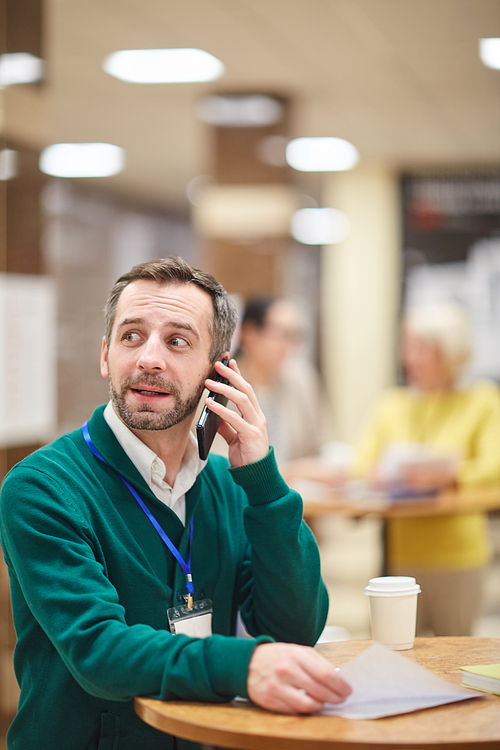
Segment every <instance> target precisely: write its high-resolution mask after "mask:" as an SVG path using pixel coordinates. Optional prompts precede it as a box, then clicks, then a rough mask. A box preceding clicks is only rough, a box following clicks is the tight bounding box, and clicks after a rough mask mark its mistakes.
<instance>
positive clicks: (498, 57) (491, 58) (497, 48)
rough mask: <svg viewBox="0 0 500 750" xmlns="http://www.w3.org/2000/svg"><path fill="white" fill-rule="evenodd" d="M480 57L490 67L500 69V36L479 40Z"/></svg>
mask: <svg viewBox="0 0 500 750" xmlns="http://www.w3.org/2000/svg"><path fill="white" fill-rule="evenodd" d="M479 57H480V58H481V62H482V63H484V65H486V66H487V67H488V68H494V70H500V38H498V37H490V38H489V39H480V40H479Z"/></svg>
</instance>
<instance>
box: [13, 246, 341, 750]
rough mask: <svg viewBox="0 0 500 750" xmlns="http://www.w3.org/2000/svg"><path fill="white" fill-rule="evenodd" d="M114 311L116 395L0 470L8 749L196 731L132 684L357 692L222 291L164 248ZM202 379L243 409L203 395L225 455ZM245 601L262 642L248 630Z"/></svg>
mask: <svg viewBox="0 0 500 750" xmlns="http://www.w3.org/2000/svg"><path fill="white" fill-rule="evenodd" d="M105 313H106V335H105V337H104V339H103V344H102V353H101V372H102V375H103V376H104V377H105V378H108V380H109V390H110V403H109V404H108V405H107V406H105V407H104V406H101V407H98V408H97V409H96V411H95V412H94V414H93V415H92V417H91V418H90V420H89V422H88V423H86V424H85V425H84V426H83V428H82V429H78V430H76V431H74V432H72V433H69V434H68V435H64V436H63V437H61V438H59V439H58V440H56V441H54V442H53V443H51V444H50V445H48V446H46V447H44V448H42V449H41V450H39V451H37V452H36V453H34V454H32V455H31V456H29V457H28V458H27V459H25V460H24V461H22V462H21V463H20V464H18V465H17V466H16V467H14V469H13V470H12V471H11V472H10V474H9V475H8V476H7V477H6V479H5V481H4V484H3V487H2V494H1V498H0V541H1V544H2V547H3V550H4V555H5V560H6V562H7V565H8V568H9V574H10V580H11V595H12V605H13V612H14V621H15V626H16V632H17V635H18V643H17V647H16V653H15V669H16V674H17V678H18V680H19V683H20V686H21V697H20V702H19V710H18V713H17V716H16V718H15V719H14V722H13V724H12V726H11V728H10V730H9V734H8V747H9V750H14V748H19V750H91V749H92V750H146V749H147V750H160V749H161V750H167V749H170V748H174V747H177V748H187V747H191V743H188V742H184V741H181V740H175V739H174V738H173V737H170V736H168V735H166V734H163V733H161V732H159V731H157V730H155V729H153V728H151V727H149V726H148V725H146V724H145V723H143V722H142V721H141V720H140V719H139V718H138V717H137V716H136V714H135V713H134V708H133V697H134V696H135V695H148V696H153V697H156V698H160V699H163V700H169V699H178V700H179V699H180V700H198V701H200V700H201V701H227V700H230V699H232V698H233V697H234V696H236V695H241V696H245V697H248V698H250V699H251V700H252V701H254V702H255V703H257V704H259V705H260V706H263V707H264V708H267V709H270V710H272V711H278V712H283V713H310V712H313V711H317V710H319V709H320V708H321V706H322V705H323V704H324V703H325V702H331V703H335V702H340V701H342V700H343V699H344V698H345V697H346V696H347V695H348V693H349V692H350V688H349V687H348V686H347V685H346V684H345V683H344V682H343V681H342V680H341V678H340V677H339V676H338V674H337V673H336V672H335V670H334V668H333V667H332V666H331V665H330V664H328V662H326V661H325V660H324V659H322V658H321V657H320V656H319V654H317V653H316V652H315V651H313V649H312V648H310V646H312V645H314V643H315V642H316V640H317V638H318V637H319V634H320V633H321V630H322V628H323V626H324V623H325V620H326V615H327V608H328V600H327V594H326V591H325V588H324V586H323V583H322V581H321V577H320V563H319V556H318V550H317V547H316V544H315V542H314V539H313V537H312V535H311V533H310V531H309V529H308V528H307V526H306V525H305V524H304V523H303V521H302V503H301V499H300V497H299V496H298V495H297V493H295V492H293V491H291V490H290V489H289V488H288V487H287V485H286V484H285V482H284V481H283V479H282V478H281V476H280V474H279V473H278V470H277V467H276V463H275V460H274V457H273V451H272V448H270V447H269V445H268V441H267V432H266V423H265V419H264V417H263V414H262V412H261V410H260V408H259V405H258V402H257V400H256V398H255V395H254V393H253V390H252V388H251V386H250V385H249V384H248V383H247V382H246V381H245V380H244V379H243V378H242V376H241V375H240V373H239V370H238V366H237V364H236V362H235V361H234V360H230V362H229V366H225V365H224V364H223V363H222V362H221V361H220V360H221V359H222V358H223V357H224V356H228V351H229V345H230V340H231V335H232V333H233V330H234V326H235V322H236V316H235V312H234V308H233V306H232V304H231V302H230V300H229V299H228V296H227V294H226V292H225V290H224V289H223V288H222V286H221V285H220V284H218V282H216V281H215V279H213V277H211V276H209V275H208V274H205V273H203V272H201V271H197V270H196V269H193V268H191V267H190V266H189V265H188V264H187V263H185V262H184V261H183V260H182V259H180V258H167V259H163V260H159V261H152V262H149V263H145V264H142V265H140V266H136V267H134V268H133V269H132V270H131V271H130V272H129V273H128V274H125V275H124V276H122V277H121V278H120V279H119V280H118V281H117V283H116V284H115V286H114V287H113V289H112V291H111V293H110V296H109V299H108V302H107V304H106V310H105ZM214 371H215V372H216V373H218V374H219V375H223V376H224V378H226V379H227V381H228V383H229V384H228V385H227V384H224V383H219V382H215V381H214V380H213V379H212V377H211V376H213V373H214ZM204 387H207V388H208V389H209V390H214V391H216V392H218V393H220V394H222V395H224V396H226V397H228V398H229V399H230V400H231V401H232V402H233V404H235V405H236V407H237V408H238V412H235V411H233V410H231V409H228V408H227V407H226V406H223V405H222V404H219V403H217V402H216V401H213V400H211V401H207V403H208V404H209V408H210V410H211V411H213V412H215V414H217V415H218V416H220V417H221V418H222V422H221V425H220V427H219V432H220V433H221V435H222V436H223V437H224V439H225V440H226V441H227V443H228V446H229V465H228V462H227V460H226V459H223V458H221V457H218V456H210V458H209V459H208V461H201V459H200V458H199V457H198V453H197V448H196V441H195V438H194V436H193V434H192V432H191V426H192V420H193V413H194V410H195V408H196V406H197V404H198V401H199V399H200V397H201V394H202V392H203V388H204ZM238 612H240V615H241V619H242V621H243V623H244V625H245V626H246V628H247V630H248V632H249V633H250V634H251V635H252V636H254V639H248V638H238V637H234V636H235V634H236V623H237V615H238ZM193 615H194V616H193ZM276 641H279V642H276ZM298 644H301V645H298Z"/></svg>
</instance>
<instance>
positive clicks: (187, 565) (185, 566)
mask: <svg viewBox="0 0 500 750" xmlns="http://www.w3.org/2000/svg"><path fill="white" fill-rule="evenodd" d="M82 432H83V437H84V438H85V442H86V443H87V445H88V447H89V448H90V450H91V451H92V453H93V454H94V456H95V457H96V458H98V459H99V461H102V462H103V463H104V464H106V466H109V468H110V469H113V467H112V466H110V464H108V462H107V461H106V459H105V458H103V457H102V456H101V454H100V453H99V451H98V450H97V448H96V447H95V445H94V443H93V442H92V440H91V438H90V433H89V428H88V423H87V422H85V423H84V424H83V425H82ZM113 471H114V472H115V473H116V475H117V476H118V477H119V478H120V479H121V480H122V482H123V484H124V485H125V487H126V488H127V489H128V490H129V491H130V492H131V493H132V495H133V496H134V498H135V499H136V500H137V502H138V503H139V505H140V507H141V508H142V510H143V511H144V513H145V514H146V515H147V517H148V518H149V520H150V521H151V523H152V524H153V526H154V527H155V529H156V531H157V532H158V534H159V535H160V537H161V540H162V541H163V542H164V543H165V544H166V546H167V547H168V549H169V550H170V552H171V553H172V554H173V556H174V557H175V559H176V560H177V562H178V563H179V565H180V566H181V570H182V572H183V573H184V575H185V576H186V587H187V590H188V593H189V595H190V597H193V596H194V586H193V578H192V575H191V545H192V543H193V519H192V518H191V524H190V530H189V551H188V558H187V561H186V560H184V558H183V557H182V555H181V553H180V552H179V550H178V549H177V547H175V545H174V544H173V543H172V542H171V540H170V539H169V538H168V536H167V535H166V534H165V532H164V531H163V529H162V527H161V526H160V524H159V523H158V521H157V520H156V518H155V517H154V516H153V514H152V513H151V511H150V510H149V508H148V507H147V506H146V505H145V503H144V501H143V500H142V499H141V497H140V496H139V495H138V494H137V492H136V491H135V489H134V488H133V487H132V485H131V484H130V482H127V480H126V479H125V477H122V475H121V474H119V473H118V472H117V471H116V469H113ZM190 602H191V603H192V598H191V599H190ZM188 606H189V605H188Z"/></svg>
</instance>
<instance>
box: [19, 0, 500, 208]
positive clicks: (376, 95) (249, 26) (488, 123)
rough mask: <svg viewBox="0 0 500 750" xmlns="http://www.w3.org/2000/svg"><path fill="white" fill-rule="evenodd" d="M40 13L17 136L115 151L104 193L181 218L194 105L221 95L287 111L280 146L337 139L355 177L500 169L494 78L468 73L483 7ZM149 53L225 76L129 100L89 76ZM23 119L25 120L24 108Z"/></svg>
mask: <svg viewBox="0 0 500 750" xmlns="http://www.w3.org/2000/svg"><path fill="white" fill-rule="evenodd" d="M45 7H46V19H45V50H46V52H45V56H46V58H47V61H48V78H47V83H46V84H45V85H44V86H42V87H39V88H40V91H39V92H38V94H36V96H38V97H39V105H40V106H41V108H39V111H40V112H42V110H43V118H40V121H39V122H38V123H37V119H36V117H32V118H31V120H30V123H29V125H26V130H27V131H29V132H30V133H31V135H32V136H33V137H35V139H37V140H38V142H39V143H40V144H41V145H45V144H48V143H54V142H58V141H66V142H67V141H106V142H109V143H114V144H117V145H119V146H122V147H123V148H124V149H125V150H126V168H125V170H124V171H123V172H122V173H121V174H120V175H117V176H115V177H111V178H102V179H101V180H99V181H98V184H100V185H101V186H103V187H105V188H106V189H111V190H114V191H117V192H119V193H122V194H124V195H127V196H131V197H133V198H135V199H139V200H141V201H147V202H151V203H152V204H156V205H162V206H164V207H169V208H171V209H174V210H184V211H185V210H186V209H187V206H188V203H187V198H186V186H187V184H188V183H189V181H190V180H191V179H192V178H193V177H195V176H196V175H198V174H200V173H206V172H207V171H208V172H209V171H210V160H209V151H210V139H209V132H210V129H209V127H208V126H207V125H205V124H204V123H202V122H200V121H199V119H198V118H197V116H196V104H197V101H198V100H199V98H200V97H202V96H203V95H205V94H207V93H212V92H219V91H225V90H227V91H239V90H241V91H248V90H252V91H263V92H267V91H269V92H275V93H277V94H283V95H285V96H288V97H289V98H290V100H291V101H292V122H291V131H290V136H291V137H295V136H304V135H309V136H313V135H316V136H325V135H334V136H339V137H342V138H346V139H348V140H350V141H352V142H353V143H354V144H355V145H356V147H357V148H358V150H359V152H360V157H361V160H363V161H366V162H368V161H378V162H380V161H382V162H386V163H388V164H390V165H392V166H394V167H395V168H397V169H403V168H408V167H415V166H421V165H450V164H467V165H470V164H473V165H476V164H477V165H485V164H494V165H497V166H498V165H500V71H494V70H491V69H488V68H486V67H484V66H483V64H482V63H481V61H480V60H479V57H478V41H479V39H480V38H481V37H489V36H500V3H499V2H498V0H184V1H183V2H179V0H175V1H174V0H47V1H46V5H45ZM155 47H199V48H201V49H204V50H207V51H208V52H210V53H212V54H213V55H215V56H216V57H218V58H220V59H221V60H222V61H223V62H224V64H225V66H226V73H225V75H224V77H223V78H221V79H219V80H218V81H214V82H211V83H204V84H152V85H137V84H131V83H125V82H122V81H119V80H116V79H115V78H112V77H111V76H109V75H107V74H106V73H104V72H103V71H102V68H101V65H102V62H103V60H104V58H105V57H106V55H108V54H109V53H110V52H112V51H114V50H119V49H131V48H155ZM17 88H20V87H17ZM31 88H33V87H31ZM26 97H28V94H25V98H26ZM24 111H25V112H26V113H27V116H29V112H30V111H31V110H30V107H29V105H28V104H26V103H25V110H24ZM33 111H34V110H33ZM37 128H38V130H37Z"/></svg>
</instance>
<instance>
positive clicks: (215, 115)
mask: <svg viewBox="0 0 500 750" xmlns="http://www.w3.org/2000/svg"><path fill="white" fill-rule="evenodd" d="M198 115H199V117H200V119H201V120H203V122H208V123H209V124H210V125H221V126H223V127H224V126H225V127H232V128H255V127H263V126H264V125H272V124H273V123H274V122H278V120H281V118H282V116H283V106H282V104H281V103H280V102H279V101H278V100H277V99H273V98H272V97H271V96H265V95H263V94H255V95H248V94H238V95H226V96H207V97H205V99H203V100H202V101H201V102H200V104H199V105H198Z"/></svg>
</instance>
